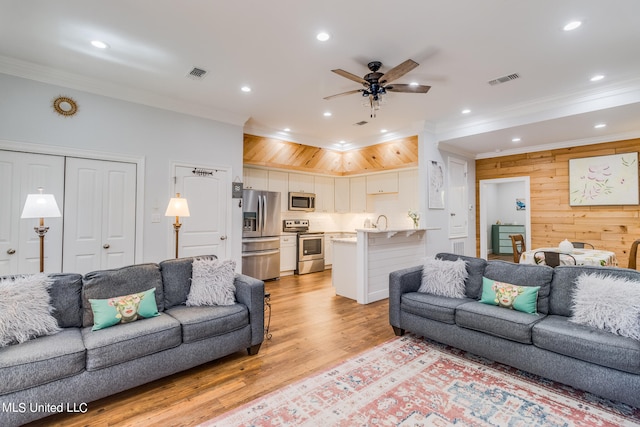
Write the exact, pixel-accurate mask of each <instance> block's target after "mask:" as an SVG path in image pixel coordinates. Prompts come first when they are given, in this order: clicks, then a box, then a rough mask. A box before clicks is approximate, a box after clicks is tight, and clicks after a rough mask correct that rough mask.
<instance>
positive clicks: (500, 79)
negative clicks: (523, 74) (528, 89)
mask: <svg viewBox="0 0 640 427" xmlns="http://www.w3.org/2000/svg"><path fill="white" fill-rule="evenodd" d="M519 78H520V75H518V73H513V74H509V75H508V76H502V77H498V78H497V79H493V80H489V84H490V85H491V86H495V85H498V84H500V83H506V82H510V81H511V80H515V79H519Z"/></svg>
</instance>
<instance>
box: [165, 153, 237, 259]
mask: <svg viewBox="0 0 640 427" xmlns="http://www.w3.org/2000/svg"><path fill="white" fill-rule="evenodd" d="M194 170H196V171H199V172H198V173H194ZM175 177H176V179H175V186H174V194H175V193H180V195H181V196H182V197H184V198H186V199H187V203H188V204H189V213H190V215H191V216H189V217H188V218H180V222H181V223H182V227H181V228H180V234H179V240H178V242H179V245H178V246H179V247H178V256H180V257H188V256H199V255H216V256H217V257H218V258H220V259H226V258H229V254H228V245H227V235H228V233H227V209H228V204H229V200H228V197H229V195H228V191H229V188H230V187H229V185H230V181H229V178H228V177H227V172H226V171H224V170H216V169H195V168H194V167H184V166H175ZM174 221H175V218H173V219H172V222H174ZM170 230H171V231H172V232H173V228H170ZM173 236H174V237H173V238H172V239H171V242H172V245H171V247H172V248H174V249H173V250H172V251H171V253H172V256H175V241H174V239H175V233H174V234H173Z"/></svg>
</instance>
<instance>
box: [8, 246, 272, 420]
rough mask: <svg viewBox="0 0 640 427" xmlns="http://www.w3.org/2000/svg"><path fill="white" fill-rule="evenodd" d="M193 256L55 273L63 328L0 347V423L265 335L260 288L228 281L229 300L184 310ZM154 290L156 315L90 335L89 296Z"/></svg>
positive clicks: (54, 293) (68, 405)
mask: <svg viewBox="0 0 640 427" xmlns="http://www.w3.org/2000/svg"><path fill="white" fill-rule="evenodd" d="M192 261H193V259H192V258H181V259H175V260H167V261H164V262H161V263H160V264H151V263H150V264H140V265H133V266H128V267H124V268H120V269H115V270H103V271H97V272H93V273H88V274H86V275H85V276H84V277H83V276H81V275H79V274H55V275H52V278H53V279H54V283H53V285H52V286H51V288H50V289H49V294H50V296H51V305H52V306H53V307H54V311H53V313H52V314H53V315H54V317H55V318H56V320H57V321H58V324H59V326H60V327H62V331H61V332H58V333H56V334H53V335H49V336H42V337H39V338H35V339H32V340H29V341H26V342H23V343H21V344H15V345H9V346H5V347H0V378H1V379H2V380H1V381H0V425H2V426H12V425H20V424H23V423H26V422H29V421H32V420H35V419H38V418H43V417H46V416H48V415H51V414H53V413H56V412H59V411H73V412H82V411H86V409H87V408H88V407H90V404H89V402H91V401H94V400H97V399H100V398H103V397H105V396H108V395H111V394H114V393H118V392H121V391H123V390H127V389H129V388H132V387H136V386H139V385H141V384H144V383H148V382H150V381H154V380H156V379H158V378H161V377H164V376H167V375H171V374H174V373H176V372H179V371H183V370H185V369H189V368H191V367H194V366H197V365H200V364H202V363H205V362H208V361H211V360H214V359H218V358H220V357H223V356H226V355H229V354H231V353H235V352H238V351H241V350H246V351H248V353H249V355H254V354H257V352H258V350H259V348H260V345H261V343H262V341H263V339H264V282H262V281H260V280H256V279H254V278H251V277H248V276H244V275H241V274H236V275H235V282H234V285H235V289H236V293H235V297H236V303H235V304H233V305H228V306H200V307H187V306H186V305H185V301H186V299H187V295H188V294H189V289H190V279H191V275H192ZM151 288H155V289H156V290H155V296H156V305H157V308H158V312H159V315H158V316H156V317H150V318H146V319H144V320H139V321H135V322H132V323H126V324H118V325H116V326H113V327H108V328H106V329H101V330H97V331H93V330H92V320H93V318H92V312H91V308H90V304H89V302H88V299H89V298H94V299H95V298H101V297H104V298H109V297H115V296H121V295H128V294H130V293H134V292H142V291H144V290H147V289H151Z"/></svg>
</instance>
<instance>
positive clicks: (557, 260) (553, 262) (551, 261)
mask: <svg viewBox="0 0 640 427" xmlns="http://www.w3.org/2000/svg"><path fill="white" fill-rule="evenodd" d="M538 254H542V255H543V256H544V263H545V265H548V266H549V267H557V266H559V265H560V264H562V262H561V260H567V261H568V263H565V265H566V264H569V265H577V264H578V263H577V262H576V259H575V258H574V257H573V255H569V254H563V253H560V252H555V251H537V252H536V253H534V254H533V259H534V260H535V261H536V264H537V263H538V260H541V259H542V258H538Z"/></svg>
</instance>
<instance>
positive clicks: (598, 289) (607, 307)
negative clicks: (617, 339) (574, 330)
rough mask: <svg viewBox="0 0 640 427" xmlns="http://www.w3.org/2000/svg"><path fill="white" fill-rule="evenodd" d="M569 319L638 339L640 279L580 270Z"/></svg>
mask: <svg viewBox="0 0 640 427" xmlns="http://www.w3.org/2000/svg"><path fill="white" fill-rule="evenodd" d="M572 308H573V316H572V317H571V318H570V319H569V321H571V322H573V323H578V324H581V325H587V326H591V327H594V328H598V329H602V330H604V331H607V332H611V333H613V334H616V335H621V336H624V337H629V338H633V339H636V340H640V282H636V281H633V280H629V279H627V278H623V277H614V276H607V275H604V274H587V273H583V274H581V275H580V276H578V278H577V279H576V289H575V291H574V294H573V307H572Z"/></svg>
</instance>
